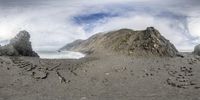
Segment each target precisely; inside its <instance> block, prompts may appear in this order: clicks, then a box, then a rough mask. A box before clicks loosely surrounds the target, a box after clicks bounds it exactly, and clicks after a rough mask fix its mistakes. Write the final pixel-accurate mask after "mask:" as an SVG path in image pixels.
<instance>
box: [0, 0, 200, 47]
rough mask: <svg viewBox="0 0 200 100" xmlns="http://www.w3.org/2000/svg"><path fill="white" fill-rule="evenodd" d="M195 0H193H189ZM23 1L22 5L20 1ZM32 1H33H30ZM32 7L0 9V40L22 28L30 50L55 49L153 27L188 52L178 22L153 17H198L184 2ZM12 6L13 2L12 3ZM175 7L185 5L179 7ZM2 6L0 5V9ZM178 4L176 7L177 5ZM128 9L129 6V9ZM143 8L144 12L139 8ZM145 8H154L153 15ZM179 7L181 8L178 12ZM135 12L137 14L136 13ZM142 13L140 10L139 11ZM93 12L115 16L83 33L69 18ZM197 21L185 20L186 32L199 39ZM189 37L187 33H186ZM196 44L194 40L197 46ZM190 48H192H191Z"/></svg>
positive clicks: (66, 2) (63, 1) (76, 1)
mask: <svg viewBox="0 0 200 100" xmlns="http://www.w3.org/2000/svg"><path fill="white" fill-rule="evenodd" d="M193 1H195V0H193ZM23 2H26V1H24V0H23ZM32 2H34V1H32ZM35 2H40V3H33V5H30V6H29V5H28V7H26V6H25V7H24V6H23V5H22V4H24V3H22V4H21V3H20V2H16V1H15V3H16V4H15V3H14V4H15V6H14V7H12V6H9V7H6V6H7V5H5V6H3V8H2V7H0V13H1V15H0V40H7V39H10V38H11V37H13V36H14V35H15V34H16V33H17V32H18V31H20V30H22V29H26V30H27V31H29V32H30V33H31V36H32V37H31V41H32V43H33V48H34V49H36V50H43V49H45V50H47V49H58V48H59V47H61V46H63V45H65V44H66V43H69V42H71V41H73V40H75V39H78V38H82V39H83V38H86V37H88V36H90V35H92V34H95V33H98V32H102V31H110V30H115V29H119V28H132V29H139V30H141V29H145V28H146V27H148V26H154V27H156V28H157V29H158V30H160V32H161V33H162V34H163V35H164V36H165V37H167V39H169V40H170V41H172V43H174V44H175V45H176V46H177V47H178V49H179V50H185V49H192V48H193V45H194V44H191V43H193V42H194V41H193V40H190V37H187V36H186V35H185V34H183V33H182V32H181V31H180V29H177V28H173V27H171V25H174V26H177V27H182V28H184V27H183V26H182V25H183V24H182V23H179V22H175V20H173V19H170V18H169V19H168V18H167V17H169V16H170V15H169V16H168V15H166V18H161V17H157V16H154V14H156V13H160V12H161V11H162V10H167V11H169V12H172V13H175V14H177V15H179V14H183V15H186V16H194V15H195V16H197V17H198V16H199V12H198V10H199V7H198V6H197V5H194V7H192V6H191V5H192V4H195V3H196V2H195V3H194V2H192V1H191V3H190V2H189V1H187V0H182V1H174V0H169V1H168V2H166V1H163V0H93V1H91V0H60V1H59V2H58V1H55V0H48V2H45V1H40V0H36V1H35ZM0 3H1V1H0ZM12 4H13V3H12ZM179 4H185V5H184V6H187V8H188V9H187V8H183V7H182V6H180V5H179ZM1 5H2V3H1V4H0V6H1ZM121 5H123V7H124V8H121ZM177 5H179V6H177ZM129 7H132V8H131V9H129ZM143 7H144V8H145V7H147V8H146V12H143V11H140V10H141V9H140V8H143ZM148 8H154V9H153V10H154V11H153V13H154V14H151V13H152V12H151V11H150V9H148ZM182 8H183V9H182ZM137 10H139V11H137ZM143 10H144V9H143ZM95 12H107V13H118V12H120V15H119V16H117V17H111V18H106V21H105V23H104V24H102V23H95V24H96V27H94V29H93V31H92V32H87V31H85V30H84V25H83V26H81V25H76V24H74V23H73V22H72V21H71V17H73V16H76V15H81V14H82V15H83V14H86V15H87V14H91V13H95ZM199 23H200V18H196V19H195V20H194V19H192V21H189V24H188V25H189V29H190V33H191V35H192V36H195V37H199V38H200V35H199V34H200V31H199V30H198V28H199V26H200V24H199ZM189 35H190V34H189ZM197 42H198V41H195V43H197ZM191 45H192V46H191Z"/></svg>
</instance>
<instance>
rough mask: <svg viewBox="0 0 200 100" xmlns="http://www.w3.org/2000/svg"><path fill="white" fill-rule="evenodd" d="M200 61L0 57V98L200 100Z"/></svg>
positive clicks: (154, 58) (110, 56) (41, 99)
mask: <svg viewBox="0 0 200 100" xmlns="http://www.w3.org/2000/svg"><path fill="white" fill-rule="evenodd" d="M199 72H200V57H194V56H192V55H186V56H185V57H184V58H181V57H175V58H169V57H165V58H159V57H151V58H132V57H124V56H113V55H104V56H88V57H85V58H82V59H79V60H69V59H68V60H64V59H63V60H47V59H46V60H45V59H38V58H29V57H1V58H0V100H200V73H199Z"/></svg>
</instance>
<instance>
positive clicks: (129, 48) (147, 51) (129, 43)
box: [60, 27, 178, 56]
mask: <svg viewBox="0 0 200 100" xmlns="http://www.w3.org/2000/svg"><path fill="white" fill-rule="evenodd" d="M60 50H70V51H78V52H83V53H89V54H91V53H97V52H100V53H108V52H109V53H115V54H125V55H131V56H176V55H177V53H178V50H177V49H176V48H175V46H174V45H173V44H172V43H170V41H169V40H167V39H166V38H165V37H163V36H162V35H161V34H160V33H159V31H158V30H156V29H155V28H153V27H147V29H146V30H142V31H134V30H131V29H120V30H117V31H112V32H108V33H105V34H103V33H99V34H95V35H93V36H91V37H90V38H89V39H87V40H76V41H74V42H72V43H70V44H67V45H66V46H64V47H63V48H61V49H60Z"/></svg>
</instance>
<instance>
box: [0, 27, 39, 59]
mask: <svg viewBox="0 0 200 100" xmlns="http://www.w3.org/2000/svg"><path fill="white" fill-rule="evenodd" d="M0 56H31V57H39V56H38V54H37V53H36V52H34V51H33V49H32V45H31V42H30V34H29V33H28V32H27V31H25V30H24V31H20V32H19V33H18V34H17V35H16V36H15V37H14V38H13V39H11V40H10V43H9V44H7V45H5V46H2V47H0Z"/></svg>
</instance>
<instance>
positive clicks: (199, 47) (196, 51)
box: [193, 44, 200, 56]
mask: <svg viewBox="0 0 200 100" xmlns="http://www.w3.org/2000/svg"><path fill="white" fill-rule="evenodd" d="M193 54H195V55H198V56H200V44H199V45H196V46H195V47H194V51H193Z"/></svg>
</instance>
